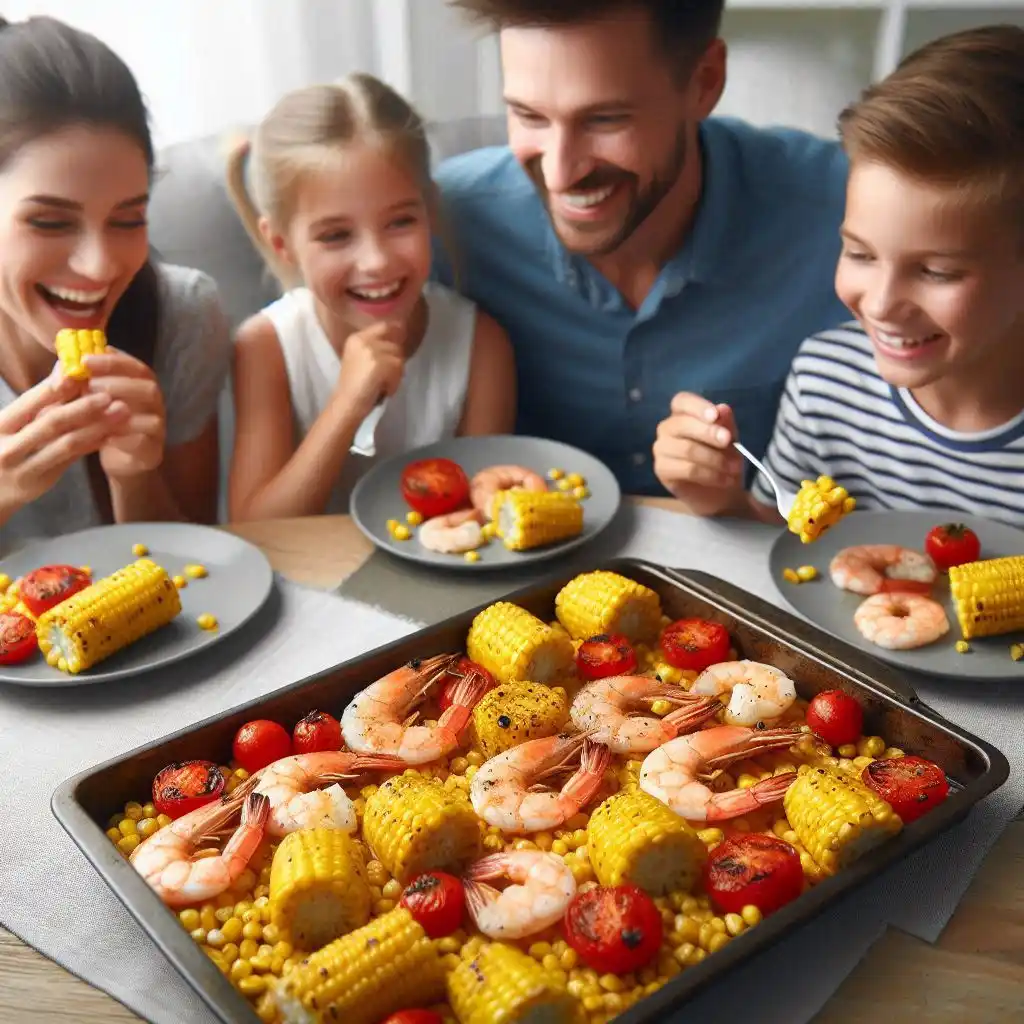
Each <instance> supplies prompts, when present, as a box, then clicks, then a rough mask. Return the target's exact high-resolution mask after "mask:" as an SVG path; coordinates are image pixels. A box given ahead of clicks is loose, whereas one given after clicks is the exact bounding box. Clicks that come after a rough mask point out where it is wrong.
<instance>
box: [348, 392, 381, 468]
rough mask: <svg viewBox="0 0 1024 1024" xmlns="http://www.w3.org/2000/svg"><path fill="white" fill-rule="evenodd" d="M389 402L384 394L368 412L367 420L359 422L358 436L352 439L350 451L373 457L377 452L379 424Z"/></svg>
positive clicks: (369, 457)
mask: <svg viewBox="0 0 1024 1024" xmlns="http://www.w3.org/2000/svg"><path fill="white" fill-rule="evenodd" d="M386 404H387V402H386V401H385V398H384V396H383V395H382V396H381V398H380V399H379V400H378V402H377V404H376V405H375V406H374V407H373V408H372V409H371V410H370V412H369V413H368V414H367V417H366V419H365V420H363V422H362V423H360V424H359V428H358V429H357V430H356V436H355V437H354V438H353V439H352V446H351V447H350V448H349V451H350V452H352V453H353V454H355V455H362V456H363V457H364V458H368V459H372V458H373V457H374V456H375V455H376V454H377V440H376V435H377V424H378V423H379V422H380V418H381V416H383V415H384V407H385V405H386Z"/></svg>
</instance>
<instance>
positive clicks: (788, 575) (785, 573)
mask: <svg viewBox="0 0 1024 1024" xmlns="http://www.w3.org/2000/svg"><path fill="white" fill-rule="evenodd" d="M782 578H783V579H784V580H786V581H787V582H788V583H799V582H800V577H799V576H798V575H797V573H796V570H795V569H783V570H782Z"/></svg>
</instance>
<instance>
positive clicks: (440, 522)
mask: <svg viewBox="0 0 1024 1024" xmlns="http://www.w3.org/2000/svg"><path fill="white" fill-rule="evenodd" d="M416 536H417V537H418V538H419V542H420V543H421V544H422V545H423V546H424V547H425V548H426V549H427V550H428V551H436V552H437V553H438V554H441V555H461V554H462V553H463V552H465V551H474V550H475V549H476V548H478V547H480V545H481V544H483V542H484V534H483V530H482V528H481V526H480V513H479V512H478V511H477V510H476V509H475V508H462V509H459V511H458V512H449V513H448V515H446V516H434V518H433V519H428V520H427V521H426V522H425V523H424V524H423V525H422V526H421V527H420V528H419V529H418V530H417V531H416Z"/></svg>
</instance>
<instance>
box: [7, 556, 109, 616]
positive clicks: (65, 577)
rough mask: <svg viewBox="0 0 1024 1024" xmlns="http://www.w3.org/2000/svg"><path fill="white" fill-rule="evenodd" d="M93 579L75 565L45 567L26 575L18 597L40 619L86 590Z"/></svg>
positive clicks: (20, 584) (19, 585) (19, 587)
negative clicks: (54, 607)
mask: <svg viewBox="0 0 1024 1024" xmlns="http://www.w3.org/2000/svg"><path fill="white" fill-rule="evenodd" d="M90 583H92V577H91V576H89V575H88V574H87V573H84V572H82V570H81V569H79V568H77V567H76V566H74V565H44V566H42V567H40V568H39V569H33V570H32V572H30V573H26V574H25V576H23V577H22V580H21V582H20V583H19V584H18V595H19V597H20V598H21V600H22V602H23V603H24V605H25V607H26V608H27V609H28V610H29V611H30V612H31V613H32V614H33V615H34V616H35V617H36V618H37V619H38V618H39V616H40V615H42V614H43V612H45V611H48V610H49V609H50V608H52V607H53V606H54V605H57V604H60V603H61V601H66V600H67V599H68V598H69V597H71V595H72V594H77V593H78V592H79V591H80V590H85V588H86V587H87V586H89V584H90Z"/></svg>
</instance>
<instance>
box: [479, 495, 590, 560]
mask: <svg viewBox="0 0 1024 1024" xmlns="http://www.w3.org/2000/svg"><path fill="white" fill-rule="evenodd" d="M491 508H492V518H493V520H494V522H495V524H496V526H497V531H498V536H499V537H500V538H501V539H502V541H503V542H504V544H505V547H506V548H508V549H509V551H527V550H529V549H530V548H539V547H543V546H544V545H546V544H557V543H558V542H559V541H563V540H568V538H569V537H576V536H577V535H579V534H580V533H582V532H583V506H582V505H581V504H580V503H579V502H578V501H577V500H576V499H575V498H574V497H573V496H572V495H570V494H563V493H562V492H561V491H541V492H539V493H538V492H537V491H524V490H513V491H499V492H498V493H497V494H496V495H495V497H494V504H493V505H492V506H491Z"/></svg>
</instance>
